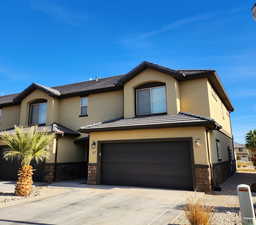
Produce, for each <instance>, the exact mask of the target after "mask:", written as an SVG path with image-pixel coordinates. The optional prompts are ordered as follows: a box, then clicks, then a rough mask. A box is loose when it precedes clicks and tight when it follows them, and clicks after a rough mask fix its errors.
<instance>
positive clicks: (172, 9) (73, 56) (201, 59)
mask: <svg viewBox="0 0 256 225" xmlns="http://www.w3.org/2000/svg"><path fill="white" fill-rule="evenodd" d="M253 3H254V1H252V0H247V1H245V0H242V1H239V0H236V1H223V0H215V1H205V0H197V1H190V0H179V1H170V0H166V1H161V0H159V1H149V0H140V1H135V0H129V1H120V0H119V1H98V0H94V1H86V0H76V1H70V0H8V1H3V2H2V3H1V7H0V29H1V32H0V95H5V94H10V93H16V92H19V91H21V90H23V89H24V88H25V87H26V86H27V85H29V84H30V83H31V82H39V83H42V84H45V85H49V86H54V85H61V84H66V83H71V82H77V81H83V80H88V79H89V78H95V77H96V76H99V77H106V76H110V75H118V74H122V73H126V72H127V71H129V70H130V69H131V68H133V67H134V66H136V65H137V64H138V63H140V62H141V61H144V60H148V61H152V62H155V63H158V64H161V65H164V66H168V67H170V68H174V69H215V70H217V72H218V74H219V76H220V77H221V80H222V81H223V83H224V86H225V88H226V90H227V92H228V94H229V96H230V98H231V100H232V102H233V104H234V106H235V112H234V113H232V120H233V130H234V135H235V140H236V141H238V142H244V135H245V133H246V132H247V131H248V130H250V129H256V101H255V99H256V88H255V83H256V63H255V61H256V41H255V40H256V21H254V20H253V19H252V17H251V12H250V9H251V7H252V5H253Z"/></svg>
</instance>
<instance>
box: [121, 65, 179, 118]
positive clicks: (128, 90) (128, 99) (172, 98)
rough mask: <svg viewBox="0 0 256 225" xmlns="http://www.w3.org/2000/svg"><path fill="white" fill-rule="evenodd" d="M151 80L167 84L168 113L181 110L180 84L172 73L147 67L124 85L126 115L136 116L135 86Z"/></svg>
mask: <svg viewBox="0 0 256 225" xmlns="http://www.w3.org/2000/svg"><path fill="white" fill-rule="evenodd" d="M150 82H163V83H165V84H166V92H167V93H166V97H167V113H168V114H176V113H178V112H179V110H180V102H179V85H178V82H177V80H175V79H174V78H172V77H171V76H170V75H167V74H164V73H161V72H158V71H156V70H152V69H146V70H144V71H143V72H141V73H140V74H138V75H137V76H135V77H134V78H133V79H131V80H130V81H128V82H127V83H126V84H125V85H124V117H125V118H132V117H134V116H135V88H136V87H137V86H139V85H142V84H145V83H150Z"/></svg>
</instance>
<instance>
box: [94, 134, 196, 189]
mask: <svg viewBox="0 0 256 225" xmlns="http://www.w3.org/2000/svg"><path fill="white" fill-rule="evenodd" d="M163 141H173V142H175V141H187V142H188V143H189V150H190V151H189V153H190V158H191V168H192V171H191V173H192V181H193V189H194V190H196V179H195V161H194V149H193V138H191V137H182V138H150V139H123V140H103V141H98V151H97V162H98V163H97V173H96V174H97V178H96V180H97V184H101V155H102V154H101V150H102V145H103V144H111V143H131V142H163Z"/></svg>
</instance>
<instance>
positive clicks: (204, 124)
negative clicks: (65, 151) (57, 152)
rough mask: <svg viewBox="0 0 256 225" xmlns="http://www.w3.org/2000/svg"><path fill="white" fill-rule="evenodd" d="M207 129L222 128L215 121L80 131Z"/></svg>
mask: <svg viewBox="0 0 256 225" xmlns="http://www.w3.org/2000/svg"><path fill="white" fill-rule="evenodd" d="M200 126H202V127H207V128H208V129H210V130H217V129H220V127H219V126H218V125H217V124H216V123H215V122H214V121H204V122H190V123H169V124H167V123H165V124H150V125H134V126H119V127H104V128H83V127H81V128H80V129H79V132H81V133H91V132H100V131H114V130H135V129H152V128H153V129H155V128H175V127H200Z"/></svg>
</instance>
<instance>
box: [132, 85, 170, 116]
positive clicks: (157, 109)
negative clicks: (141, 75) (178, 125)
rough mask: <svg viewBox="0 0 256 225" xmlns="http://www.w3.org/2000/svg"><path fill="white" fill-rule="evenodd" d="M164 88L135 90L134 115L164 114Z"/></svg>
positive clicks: (154, 87) (152, 87)
mask: <svg viewBox="0 0 256 225" xmlns="http://www.w3.org/2000/svg"><path fill="white" fill-rule="evenodd" d="M166 108H167V107H166V88H165V86H163V85H162V86H151V87H141V88H138V89H136V115H137V116H143V115H152V114H160V113H166Z"/></svg>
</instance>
